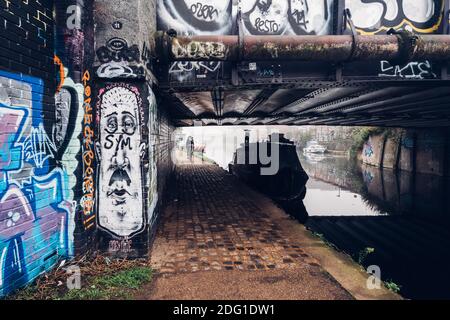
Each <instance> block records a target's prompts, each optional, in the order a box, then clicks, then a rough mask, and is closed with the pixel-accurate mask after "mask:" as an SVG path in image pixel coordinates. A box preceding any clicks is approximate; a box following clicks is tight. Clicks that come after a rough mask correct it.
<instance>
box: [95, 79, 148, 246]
mask: <svg viewBox="0 0 450 320" xmlns="http://www.w3.org/2000/svg"><path fill="white" fill-rule="evenodd" d="M97 117H98V119H97V121H98V123H99V129H98V137H97V143H96V152H97V157H98V174H97V182H98V186H97V201H98V205H97V212H98V226H99V227H100V228H101V229H103V230H105V231H107V232H109V233H111V234H112V235H113V236H117V237H132V236H133V235H135V234H137V233H139V232H140V231H142V230H143V229H144V227H145V224H146V216H145V215H146V212H145V208H146V205H145V201H144V191H143V190H144V186H145V185H146V175H145V173H144V165H143V164H144V161H145V158H146V157H147V148H148V143H147V142H146V140H145V139H146V138H145V130H148V129H146V128H145V127H146V126H145V123H146V122H145V117H144V110H143V102H142V98H141V94H140V92H139V89H138V88H137V87H135V86H132V85H128V84H124V83H118V84H111V85H108V86H106V87H105V88H102V89H100V90H99V98H98V105H97Z"/></svg>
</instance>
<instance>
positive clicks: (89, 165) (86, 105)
mask: <svg viewBox="0 0 450 320" xmlns="http://www.w3.org/2000/svg"><path fill="white" fill-rule="evenodd" d="M81 81H82V85H83V88H84V90H83V95H84V102H83V112H84V116H83V122H82V125H83V129H82V141H83V143H82V157H81V158H82V172H83V187H82V196H81V199H80V206H81V208H82V211H83V218H82V221H83V225H84V228H85V230H88V229H91V228H93V227H94V226H95V218H96V214H95V200H94V199H95V182H94V175H95V172H94V164H95V150H94V149H95V147H94V112H93V107H92V87H91V84H90V83H91V74H90V72H89V71H85V72H84V74H83V78H82V79H81Z"/></svg>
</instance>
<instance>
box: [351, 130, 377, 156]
mask: <svg viewBox="0 0 450 320" xmlns="http://www.w3.org/2000/svg"><path fill="white" fill-rule="evenodd" d="M385 131H386V129H385V128H379V127H361V128H356V129H355V130H354V131H353V135H352V139H353V145H352V147H351V148H350V156H351V157H352V158H356V156H357V155H358V152H360V151H361V150H362V149H363V147H364V143H366V141H367V140H368V139H369V137H370V136H371V135H377V134H382V133H384V132H385Z"/></svg>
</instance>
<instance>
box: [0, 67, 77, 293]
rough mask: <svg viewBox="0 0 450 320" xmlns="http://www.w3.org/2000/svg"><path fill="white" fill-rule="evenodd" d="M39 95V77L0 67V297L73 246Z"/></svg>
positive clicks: (64, 184)
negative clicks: (1, 69)
mask: <svg viewBox="0 0 450 320" xmlns="http://www.w3.org/2000/svg"><path fill="white" fill-rule="evenodd" d="M42 99H43V82H42V81H41V80H40V79H36V78H32V77H27V76H24V75H18V74H11V73H7V72H3V71H0V150H1V152H0V296H1V295H4V294H8V293H9V292H11V291H12V290H14V289H16V288H17V287H19V286H21V285H23V284H26V283H28V282H29V281H31V280H33V279H35V278H36V277H37V276H38V275H39V274H41V273H42V271H44V270H48V269H49V268H51V267H52V266H53V265H54V264H55V263H56V262H57V260H58V259H59V258H60V257H61V256H68V255H70V254H71V253H72V251H73V248H72V246H73V238H72V237H73V234H72V232H71V231H70V230H71V229H72V228H71V224H73V219H74V212H75V210H74V204H73V202H72V201H71V200H72V199H71V198H70V195H69V193H68V175H67V172H66V171H65V169H64V168H63V167H60V166H59V165H58V162H56V161H55V160H56V159H55V157H56V154H57V147H56V146H55V144H54V143H53V141H52V137H51V136H50V135H48V134H47V132H46V130H45V129H44V128H45V127H48V125H44V120H43V118H42V116H41V114H42V112H43V104H42ZM49 118H51V117H49ZM49 120H50V119H49Z"/></svg>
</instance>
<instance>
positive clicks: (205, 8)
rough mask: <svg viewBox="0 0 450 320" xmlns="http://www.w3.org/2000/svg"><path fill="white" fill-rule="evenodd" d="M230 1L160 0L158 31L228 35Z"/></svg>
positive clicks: (230, 22)
mask: <svg viewBox="0 0 450 320" xmlns="http://www.w3.org/2000/svg"><path fill="white" fill-rule="evenodd" d="M231 8H232V0H221V1H217V0H160V1H158V2H157V17H158V29H159V30H165V31H167V30H169V29H173V30H175V31H177V33H178V34H179V35H193V34H196V35H202V34H203V35H211V34H230V33H231V29H232V10H231Z"/></svg>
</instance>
